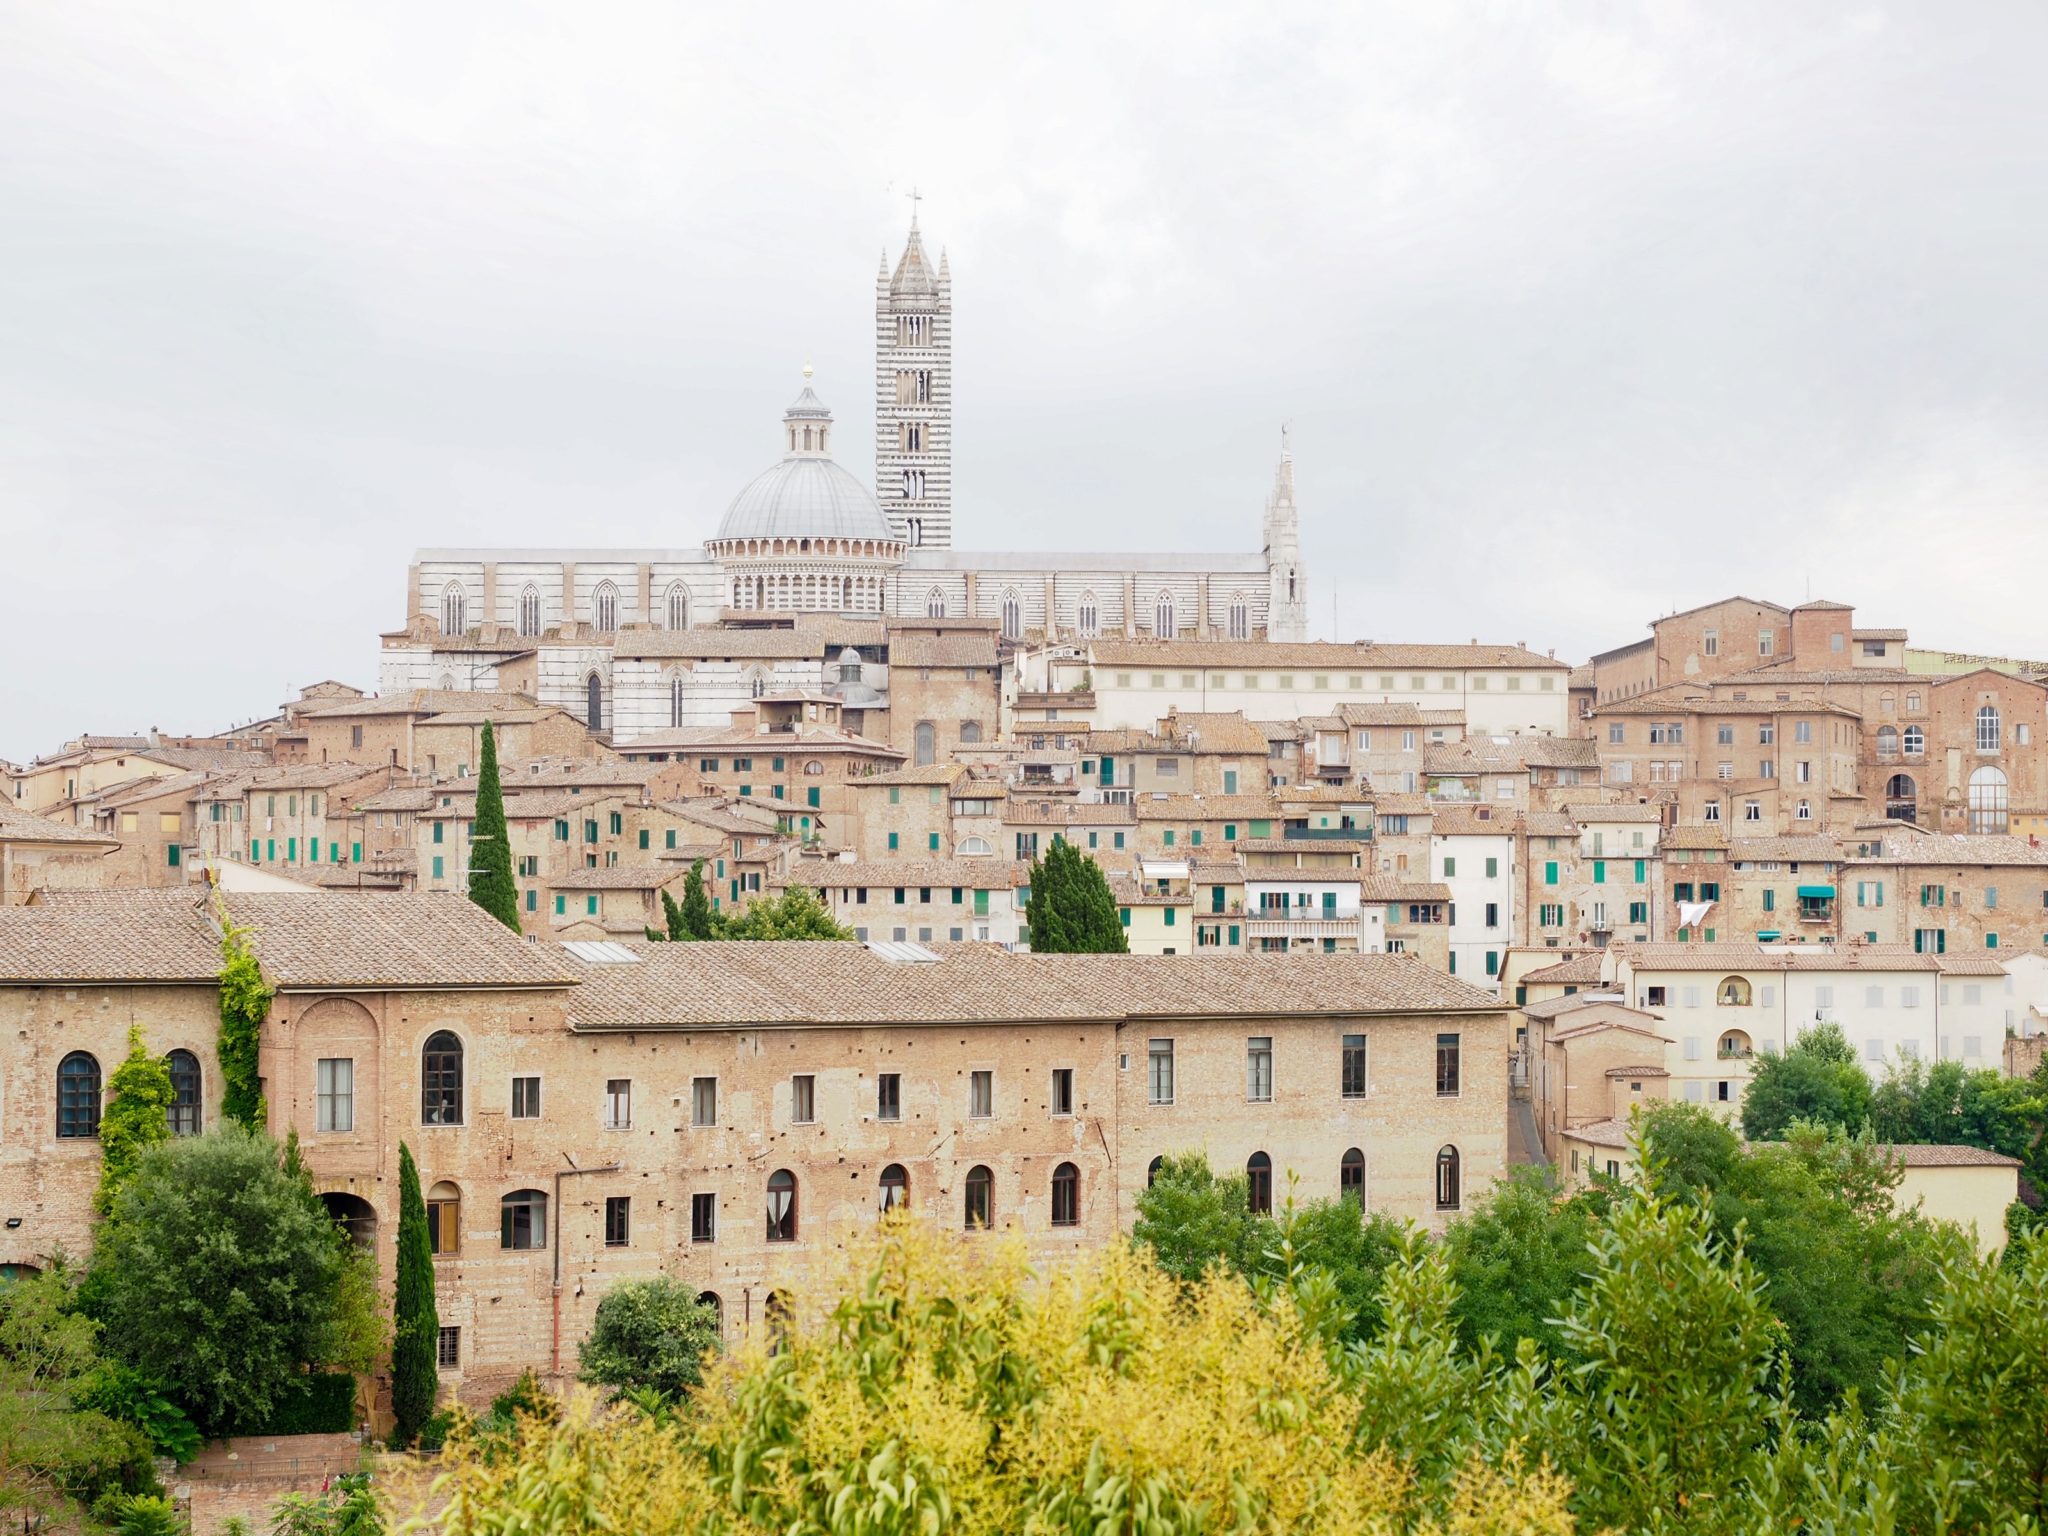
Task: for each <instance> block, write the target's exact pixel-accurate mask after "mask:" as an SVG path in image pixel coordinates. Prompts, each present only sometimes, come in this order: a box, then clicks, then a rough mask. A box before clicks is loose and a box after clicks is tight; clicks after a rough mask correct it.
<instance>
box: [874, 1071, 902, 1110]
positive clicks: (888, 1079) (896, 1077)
mask: <svg viewBox="0 0 2048 1536" xmlns="http://www.w3.org/2000/svg"><path fill="white" fill-rule="evenodd" d="M875 1118H876V1119H877V1120H901V1119H902V1118H903V1074H902V1073H900V1072H884V1073H882V1074H881V1076H879V1077H877V1078H876V1079H875Z"/></svg>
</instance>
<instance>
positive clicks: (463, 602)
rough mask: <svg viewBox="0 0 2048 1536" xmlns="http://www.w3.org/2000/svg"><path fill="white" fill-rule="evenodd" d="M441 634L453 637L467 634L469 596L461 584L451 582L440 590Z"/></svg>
mask: <svg viewBox="0 0 2048 1536" xmlns="http://www.w3.org/2000/svg"><path fill="white" fill-rule="evenodd" d="M441 633H442V634H444V635H449V636H455V635H465V634H468V633H469V595H468V594H467V593H465V592H464V591H463V590H462V583H461V582H459V581H451V582H449V583H448V585H447V586H445V587H443V588H442V589H441Z"/></svg>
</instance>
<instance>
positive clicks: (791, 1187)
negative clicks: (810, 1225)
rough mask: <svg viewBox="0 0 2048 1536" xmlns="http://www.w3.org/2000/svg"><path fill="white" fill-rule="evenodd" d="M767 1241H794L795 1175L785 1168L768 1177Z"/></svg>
mask: <svg viewBox="0 0 2048 1536" xmlns="http://www.w3.org/2000/svg"><path fill="white" fill-rule="evenodd" d="M768 1241H769V1242H771V1243H793V1242H795V1241H796V1175H795V1174H793V1173H791V1172H790V1171H789V1170H788V1169H787V1168H778V1169H776V1170H775V1172H773V1173H771V1174H769V1175H768Z"/></svg>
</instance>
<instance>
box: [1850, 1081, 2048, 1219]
mask: <svg viewBox="0 0 2048 1536" xmlns="http://www.w3.org/2000/svg"><path fill="white" fill-rule="evenodd" d="M2039 1078H2040V1074H2039V1073H2037V1074H2035V1076H2034V1077H2007V1076H2006V1075H2005V1074H2004V1073H2002V1072H1999V1071H1997V1070H1996V1069H1994V1068H1990V1067H1979V1068H1969V1067H1965V1066H1964V1065H1963V1064H1962V1063H1961V1062H1960V1061H1943V1062H1937V1063H1935V1064H1934V1065H1933V1066H1931V1067H1930V1066H1928V1065H1927V1064H1926V1063H1925V1062H1922V1061H1919V1060H1917V1059H1916V1060H1913V1061H1908V1062H1905V1063H1902V1064H1897V1065H1895V1066H1894V1067H1893V1068H1892V1070H1891V1071H1890V1072H1888V1073H1887V1074H1886V1076H1885V1080H1884V1081H1883V1082H1882V1083H1880V1084H1879V1085H1878V1087H1877V1092H1876V1094H1875V1095H1874V1096H1873V1098H1872V1101H1871V1111H1870V1122H1871V1129H1872V1130H1873V1132H1874V1133H1875V1134H1876V1136H1877V1138H1878V1140H1880V1141H1886V1142H1909V1143H1911V1142H1918V1143H1926V1144H1931V1145H1935V1146H1964V1147H1983V1148H1984V1149H1985V1150H1987V1151H1991V1152H2003V1153H2004V1154H2005V1155H2006V1156H2007V1157H2016V1158H2018V1159H2019V1160H2020V1163H2021V1165H2022V1168H2023V1169H2024V1171H2025V1173H2026V1176H2027V1179H2028V1182H2030V1183H2031V1184H2032V1185H2033V1186H2034V1187H2035V1188H2036V1189H2037V1190H2048V1084H2044V1083H2043V1082H2042V1081H2040V1080H2039Z"/></svg>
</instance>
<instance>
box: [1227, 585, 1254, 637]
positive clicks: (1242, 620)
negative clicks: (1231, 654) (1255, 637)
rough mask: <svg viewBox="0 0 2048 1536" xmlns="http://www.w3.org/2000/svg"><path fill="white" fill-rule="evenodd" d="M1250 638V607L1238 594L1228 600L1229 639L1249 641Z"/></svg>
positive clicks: (1240, 594) (1240, 593) (1241, 594)
mask: <svg viewBox="0 0 2048 1536" xmlns="http://www.w3.org/2000/svg"><path fill="white" fill-rule="evenodd" d="M1251 637H1252V605H1251V604H1250V603H1248V602H1246V601H1245V598H1244V594H1243V593H1242V592H1239V593H1237V594H1235V595H1234V596H1232V598H1231V599H1230V638H1231V639H1233V640H1249V639H1251Z"/></svg>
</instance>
